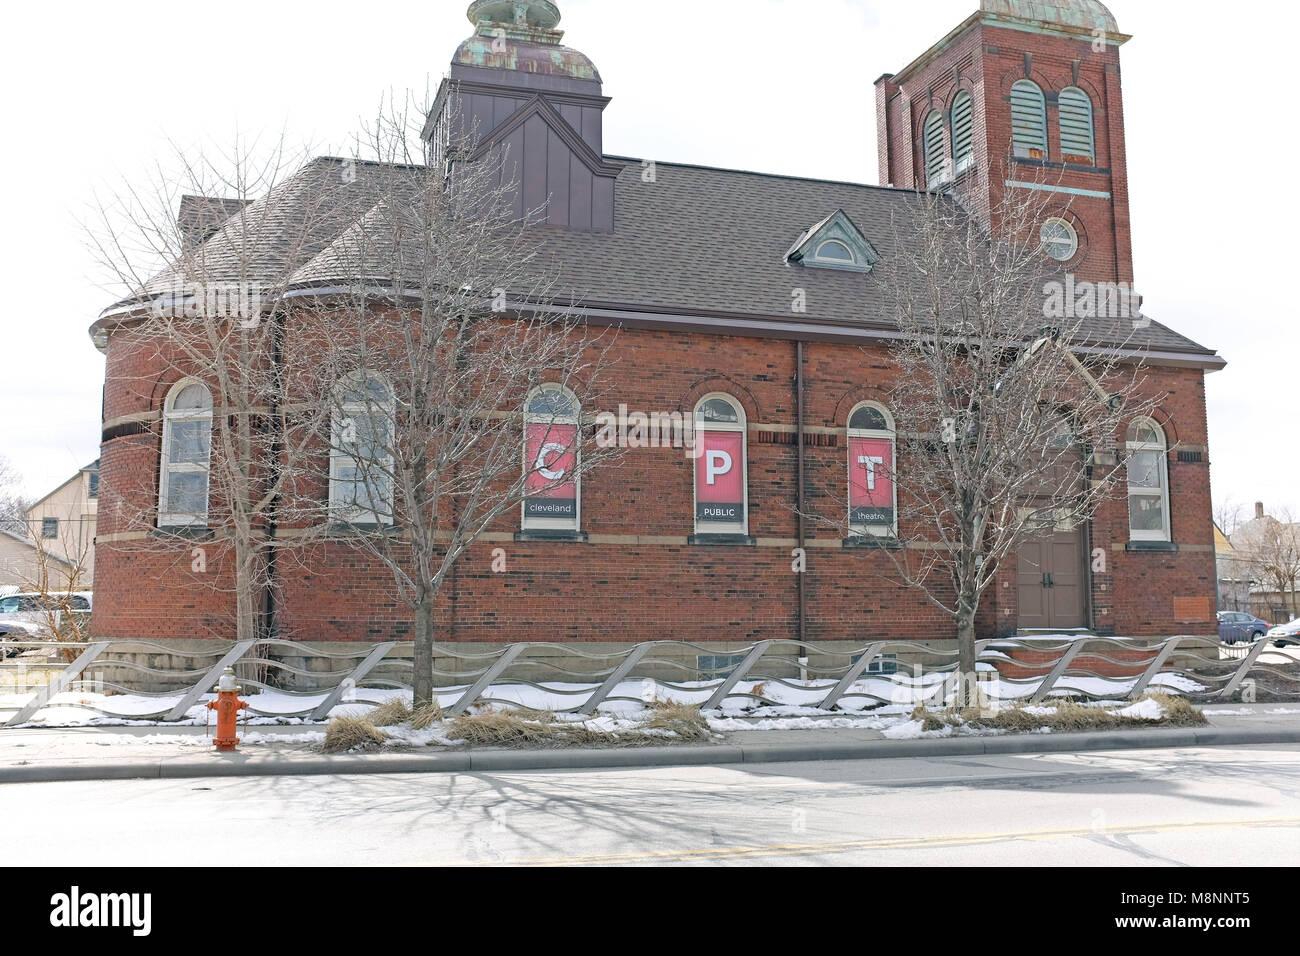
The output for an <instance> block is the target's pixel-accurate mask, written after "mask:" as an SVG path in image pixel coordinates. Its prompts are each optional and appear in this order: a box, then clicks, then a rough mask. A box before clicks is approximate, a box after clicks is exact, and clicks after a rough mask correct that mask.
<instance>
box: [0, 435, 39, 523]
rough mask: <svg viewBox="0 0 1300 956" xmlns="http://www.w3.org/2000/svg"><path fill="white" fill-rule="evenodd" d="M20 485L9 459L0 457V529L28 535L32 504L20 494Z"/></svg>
mask: <svg viewBox="0 0 1300 956" xmlns="http://www.w3.org/2000/svg"><path fill="white" fill-rule="evenodd" d="M20 483H21V479H20V477H19V475H18V472H17V471H16V470H15V469H14V467H13V466H12V465H11V464H10V463H9V459H7V458H5V457H4V456H2V455H0V529H3V530H5V531H10V532H13V533H14V534H21V535H26V534H27V510H28V509H29V508H30V507H31V504H32V503H31V501H29V500H28V499H27V498H25V497H23V496H22V494H21V493H20V492H19V490H18V488H19V485H20Z"/></svg>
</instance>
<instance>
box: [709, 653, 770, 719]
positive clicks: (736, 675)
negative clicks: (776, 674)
mask: <svg viewBox="0 0 1300 956" xmlns="http://www.w3.org/2000/svg"><path fill="white" fill-rule="evenodd" d="M771 646H772V642H771V641H760V642H759V643H757V644H755V645H754V648H753V649H752V650H751V651H750V652H749V654H747V655H746V656H745V659H744V660H743V661H741V662H740V664H738V665H737V666H736V669H735V670H733V671H732V672H731V673H730V674H728V675H727V677H726V679H725V680H723V682H722V684H721V686H719V687H718V689H717V690H715V691H714V692H713V696H712V697H710V698H709V699H708V702H707V703H706V704H705V705H704V708H703V709H704V710H713V708H715V707H720V706H722V702H723V701H724V700H726V699H727V695H728V694H730V693H731V689H732V688H733V687H735V686H736V685H737V684H738V683H740V679H741V678H742V677H744V676H745V675H746V674H748V673H749V670H750V668H752V667H753V666H754V665H755V664H757V663H758V659H759V658H760V657H762V656H763V655H764V654H765V653H767V649H768V648H769V647H771Z"/></svg>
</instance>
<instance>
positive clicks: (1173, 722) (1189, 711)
mask: <svg viewBox="0 0 1300 956" xmlns="http://www.w3.org/2000/svg"><path fill="white" fill-rule="evenodd" d="M1147 696H1148V697H1150V698H1151V699H1152V700H1154V701H1155V702H1156V703H1158V704H1159V705H1160V706H1161V707H1163V708H1164V709H1165V722H1166V723H1167V724H1168V726H1170V727H1204V726H1205V725H1206V724H1208V723H1209V722H1210V721H1209V718H1208V717H1206V716H1205V711H1203V710H1199V709H1197V708H1196V707H1194V706H1193V705H1192V702H1191V701H1190V700H1188V699H1187V698H1186V697H1178V696H1175V695H1173V694H1161V693H1152V694H1147Z"/></svg>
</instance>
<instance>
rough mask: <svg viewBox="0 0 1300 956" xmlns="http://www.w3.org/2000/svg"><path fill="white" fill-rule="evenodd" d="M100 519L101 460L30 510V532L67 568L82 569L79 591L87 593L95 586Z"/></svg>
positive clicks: (28, 517)
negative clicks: (96, 534) (96, 546)
mask: <svg viewBox="0 0 1300 956" xmlns="http://www.w3.org/2000/svg"><path fill="white" fill-rule="evenodd" d="M98 518H99V462H98V461H94V462H91V463H90V464H89V465H87V466H86V467H85V468H82V469H81V470H80V471H78V472H77V473H76V474H75V475H73V476H72V477H71V478H69V479H68V480H67V481H65V482H64V483H63V484H61V485H59V487H58V488H56V489H54V491H52V492H50V493H49V494H48V495H46V496H45V497H44V498H42V499H40V500H39V501H37V502H36V504H34V505H32V506H31V507H30V508H29V509H27V526H28V529H29V532H30V534H31V535H32V536H33V537H34V538H39V539H40V546H41V548H43V549H44V550H45V552H46V553H47V554H49V555H51V556H53V557H56V558H58V559H59V560H60V562H61V563H62V564H64V565H66V566H72V565H80V566H81V568H82V573H81V575H80V579H79V581H78V584H77V588H76V590H87V591H88V590H90V589H91V588H92V587H93V584H94V578H95V530H96V526H97V524H98ZM65 583H66V582H65ZM65 590H66V588H65Z"/></svg>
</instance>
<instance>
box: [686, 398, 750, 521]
mask: <svg viewBox="0 0 1300 956" xmlns="http://www.w3.org/2000/svg"><path fill="white" fill-rule="evenodd" d="M746 427H747V426H746V422H745V410H744V408H742V407H741V405H740V402H738V401H736V400H735V399H734V398H732V397H731V396H730V395H724V394H713V395H706V396H705V397H704V398H702V399H700V401H699V403H698V404H697V405H696V406H695V449H694V454H695V533H696V534H697V535H708V534H722V535H748V534H749V465H748V455H749V446H748V439H747V436H746V431H745V430H746Z"/></svg>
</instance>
